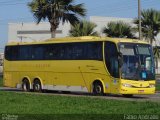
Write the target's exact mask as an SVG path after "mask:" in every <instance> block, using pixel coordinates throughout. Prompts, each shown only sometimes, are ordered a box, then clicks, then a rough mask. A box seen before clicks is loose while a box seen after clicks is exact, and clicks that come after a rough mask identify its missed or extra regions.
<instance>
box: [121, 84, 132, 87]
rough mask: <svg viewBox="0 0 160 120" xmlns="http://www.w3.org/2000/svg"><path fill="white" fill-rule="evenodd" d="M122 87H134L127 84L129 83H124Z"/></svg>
mask: <svg viewBox="0 0 160 120" xmlns="http://www.w3.org/2000/svg"><path fill="white" fill-rule="evenodd" d="M122 86H124V87H132V86H131V85H130V84H127V83H123V84H122Z"/></svg>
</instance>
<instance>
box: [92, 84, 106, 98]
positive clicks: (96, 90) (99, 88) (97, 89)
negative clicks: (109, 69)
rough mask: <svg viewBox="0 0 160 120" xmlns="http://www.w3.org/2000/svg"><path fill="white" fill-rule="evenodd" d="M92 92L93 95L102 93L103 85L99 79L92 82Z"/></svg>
mask: <svg viewBox="0 0 160 120" xmlns="http://www.w3.org/2000/svg"><path fill="white" fill-rule="evenodd" d="M93 94H94V95H104V91H103V86H102V83H101V82H100V81H95V82H94V83H93Z"/></svg>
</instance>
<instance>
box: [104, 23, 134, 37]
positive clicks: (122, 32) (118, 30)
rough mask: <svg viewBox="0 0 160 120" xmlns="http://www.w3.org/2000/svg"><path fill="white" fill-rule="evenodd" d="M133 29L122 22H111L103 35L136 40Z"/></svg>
mask: <svg viewBox="0 0 160 120" xmlns="http://www.w3.org/2000/svg"><path fill="white" fill-rule="evenodd" d="M132 32H133V31H132V28H131V26H130V25H129V24H127V23H124V22H122V21H118V22H109V23H108V25H107V27H105V28H104V29H103V33H105V34H106V36H108V37H119V38H134V35H133V33H132Z"/></svg>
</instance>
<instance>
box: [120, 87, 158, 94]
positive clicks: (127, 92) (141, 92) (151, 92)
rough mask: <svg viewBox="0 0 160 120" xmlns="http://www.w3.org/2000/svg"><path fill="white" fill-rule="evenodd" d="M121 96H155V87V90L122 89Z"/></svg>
mask: <svg viewBox="0 0 160 120" xmlns="http://www.w3.org/2000/svg"><path fill="white" fill-rule="evenodd" d="M119 92H120V94H155V87H153V88H127V87H121V89H120V91H119Z"/></svg>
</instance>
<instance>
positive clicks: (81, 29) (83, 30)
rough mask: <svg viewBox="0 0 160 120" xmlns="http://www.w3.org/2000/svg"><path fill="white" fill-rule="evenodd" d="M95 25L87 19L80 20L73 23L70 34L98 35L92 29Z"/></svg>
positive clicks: (76, 35)
mask: <svg viewBox="0 0 160 120" xmlns="http://www.w3.org/2000/svg"><path fill="white" fill-rule="evenodd" d="M96 26H97V25H96V24H94V23H92V22H89V21H85V20H83V21H80V23H77V24H74V25H73V26H72V27H71V30H70V36H74V37H78V36H98V33H97V32H96V31H94V29H95V27H96Z"/></svg>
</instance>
